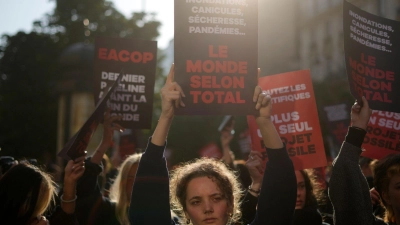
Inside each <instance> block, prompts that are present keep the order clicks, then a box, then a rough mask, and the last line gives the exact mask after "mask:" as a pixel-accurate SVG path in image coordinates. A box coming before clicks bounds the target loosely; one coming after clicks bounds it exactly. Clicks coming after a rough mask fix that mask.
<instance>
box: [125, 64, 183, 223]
mask: <svg viewBox="0 0 400 225" xmlns="http://www.w3.org/2000/svg"><path fill="white" fill-rule="evenodd" d="M173 77H174V66H172V67H171V70H170V72H169V75H168V77H167V81H166V83H165V85H164V87H163V88H162V89H161V99H162V111H161V116H160V119H159V120H158V123H157V127H156V128H155V130H154V133H153V136H152V137H151V138H150V140H149V143H148V145H147V148H146V151H145V153H143V156H142V158H141V160H140V163H139V167H138V170H137V173H136V179H135V182H134V185H133V190H132V198H131V203H130V208H129V221H130V223H131V224H132V225H146V224H157V225H169V224H171V223H173V222H172V221H171V211H170V204H169V176H168V169H167V166H166V161H165V158H164V156H163V154H164V148H165V145H166V140H167V136H168V131H169V128H170V126H171V123H172V120H173V118H174V109H175V108H178V107H184V106H185V105H184V104H183V102H182V101H181V98H182V97H184V94H183V92H182V89H181V87H180V86H179V85H178V84H177V83H176V82H173Z"/></svg>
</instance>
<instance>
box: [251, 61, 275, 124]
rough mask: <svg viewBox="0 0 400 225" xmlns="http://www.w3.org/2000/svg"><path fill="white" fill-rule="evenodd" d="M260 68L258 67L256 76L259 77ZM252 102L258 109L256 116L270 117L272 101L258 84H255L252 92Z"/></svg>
mask: <svg viewBox="0 0 400 225" xmlns="http://www.w3.org/2000/svg"><path fill="white" fill-rule="evenodd" d="M260 72H261V70H260V68H258V78H259V77H260ZM253 102H254V103H256V109H257V110H258V111H259V115H258V116H257V117H256V119H258V118H264V119H271V112H272V103H271V96H270V95H269V94H267V92H266V91H263V90H262V89H261V87H260V86H256V87H255V89H254V94H253Z"/></svg>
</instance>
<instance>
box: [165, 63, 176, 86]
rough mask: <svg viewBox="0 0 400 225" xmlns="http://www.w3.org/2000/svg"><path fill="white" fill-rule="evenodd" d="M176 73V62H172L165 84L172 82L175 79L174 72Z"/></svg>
mask: <svg viewBox="0 0 400 225" xmlns="http://www.w3.org/2000/svg"><path fill="white" fill-rule="evenodd" d="M174 73H175V64H173V63H172V65H171V68H170V69H169V73H168V77H167V80H166V81H165V84H169V83H172V82H173V81H174V75H175V74H174Z"/></svg>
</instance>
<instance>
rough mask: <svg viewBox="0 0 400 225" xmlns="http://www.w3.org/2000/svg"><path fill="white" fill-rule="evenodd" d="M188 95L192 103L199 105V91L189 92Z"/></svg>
mask: <svg viewBox="0 0 400 225" xmlns="http://www.w3.org/2000/svg"><path fill="white" fill-rule="evenodd" d="M190 94H191V95H193V103H195V104H197V103H199V95H200V94H201V91H190Z"/></svg>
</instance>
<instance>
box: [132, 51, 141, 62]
mask: <svg viewBox="0 0 400 225" xmlns="http://www.w3.org/2000/svg"><path fill="white" fill-rule="evenodd" d="M142 59H143V56H142V54H141V53H140V52H132V53H131V61H132V62H134V63H138V62H140V61H142Z"/></svg>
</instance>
